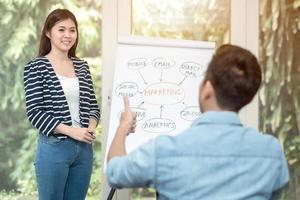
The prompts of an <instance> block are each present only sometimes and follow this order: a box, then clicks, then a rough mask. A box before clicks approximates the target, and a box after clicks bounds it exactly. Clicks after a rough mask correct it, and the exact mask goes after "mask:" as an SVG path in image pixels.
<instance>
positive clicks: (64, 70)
mask: <svg viewBox="0 0 300 200" xmlns="http://www.w3.org/2000/svg"><path fill="white" fill-rule="evenodd" d="M77 44H78V27H77V20H76V18H75V16H74V15H73V14H72V13H71V12H70V11H69V10H66V9H56V10H54V11H52V12H51V13H50V14H49V15H48V17H47V19H46V21H45V24H44V27H43V31H42V34H41V40H40V48H39V55H38V57H37V58H35V59H33V60H32V61H30V62H29V63H28V64H27V65H26V66H25V69H24V87H25V98H26V111H27V112H26V113H27V117H28V119H29V121H30V122H31V124H32V125H33V126H35V127H36V128H37V129H38V130H39V140H38V146H37V151H36V158H35V171H36V177H37V183H38V192H39V199H40V200H67V199H68V200H83V199H85V196H86V193H87V190H88V186H89V182H90V177H91V172H92V166H93V151H92V143H93V142H94V141H95V139H96V138H95V130H96V127H97V124H98V122H99V119H100V110H99V108H98V105H97V101H96V98H95V93H94V89H93V83H92V77H91V74H90V71H89V66H88V64H87V62H85V61H83V60H81V59H79V58H77V57H76V47H77Z"/></svg>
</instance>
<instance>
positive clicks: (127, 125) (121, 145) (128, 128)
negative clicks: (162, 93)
mask: <svg viewBox="0 0 300 200" xmlns="http://www.w3.org/2000/svg"><path fill="white" fill-rule="evenodd" d="M124 106H125V108H124V112H123V113H122V115H121V118H120V125H119V127H118V129H117V131H116V134H115V137H114V139H113V141H112V143H111V145H110V148H109V151H108V157H107V161H109V160H110V159H112V158H113V157H115V156H124V155H126V149H125V140H126V136H127V135H128V134H129V133H134V132H135V128H136V114H135V112H132V111H131V109H130V107H129V100H128V97H124Z"/></svg>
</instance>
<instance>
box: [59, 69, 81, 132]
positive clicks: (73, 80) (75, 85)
mask: <svg viewBox="0 0 300 200" xmlns="http://www.w3.org/2000/svg"><path fill="white" fill-rule="evenodd" d="M57 77H58V79H59V81H60V84H61V86H62V88H63V90H64V93H65V96H66V99H67V102H68V105H69V110H70V113H71V118H72V126H73V127H80V118H79V81H78V78H77V77H65V76H61V75H57Z"/></svg>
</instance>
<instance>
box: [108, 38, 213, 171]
mask: <svg viewBox="0 0 300 200" xmlns="http://www.w3.org/2000/svg"><path fill="white" fill-rule="evenodd" d="M214 49H215V43H213V42H205V41H190V40H175V39H174V40H173V39H158V38H149V37H147V38H144V37H137V36H130V37H121V38H120V39H119V41H118V45H117V56H116V66H115V75H114V80H113V89H112V99H111V101H112V102H111V111H110V120H109V129H108V136H107V147H106V153H105V159H104V161H105V162H104V169H105V168H106V160H107V154H108V150H109V147H110V145H111V142H112V140H113V138H114V135H115V132H116V130H117V127H118V125H119V119H120V115H121V113H122V112H123V111H124V103H123V96H124V95H126V96H128V97H129V101H130V107H131V109H132V110H133V111H134V112H136V113H137V127H136V132H135V133H134V134H130V135H129V136H128V137H127V138H126V151H127V153H130V152H131V151H132V150H134V149H135V148H137V147H139V146H140V145H143V144H144V143H145V142H147V141H149V140H150V139H152V138H155V137H157V136H159V135H162V134H169V135H176V134H178V133H180V132H182V131H183V130H184V129H186V128H187V127H189V126H190V124H191V122H192V121H193V120H194V119H195V118H197V117H198V116H199V115H201V113H200V109H199V105H198V104H199V103H198V95H199V85H200V84H201V82H202V80H203V77H204V73H205V71H206V69H207V65H208V63H209V61H210V60H211V57H212V55H213V53H214Z"/></svg>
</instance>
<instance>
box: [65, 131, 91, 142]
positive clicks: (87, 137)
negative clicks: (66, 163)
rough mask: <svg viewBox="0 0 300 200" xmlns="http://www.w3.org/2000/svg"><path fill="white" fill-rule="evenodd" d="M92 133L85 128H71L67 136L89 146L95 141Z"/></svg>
mask: <svg viewBox="0 0 300 200" xmlns="http://www.w3.org/2000/svg"><path fill="white" fill-rule="evenodd" d="M92 133H94V132H92ZM92 133H91V131H90V130H89V129H87V128H73V130H72V132H70V133H69V136H70V137H71V138H73V139H75V140H78V141H81V142H86V143H89V144H91V143H93V142H94V141H95V140H96V137H95V135H94V134H92Z"/></svg>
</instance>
